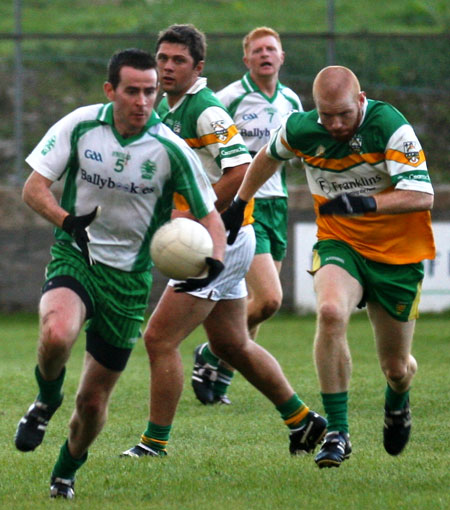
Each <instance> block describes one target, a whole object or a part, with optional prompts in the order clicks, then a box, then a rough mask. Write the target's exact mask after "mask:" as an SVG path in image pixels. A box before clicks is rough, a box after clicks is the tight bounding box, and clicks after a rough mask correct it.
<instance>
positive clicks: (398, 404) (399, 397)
mask: <svg viewBox="0 0 450 510" xmlns="http://www.w3.org/2000/svg"><path fill="white" fill-rule="evenodd" d="M385 398H386V407H387V408H388V409H389V410H391V411H400V409H403V408H404V407H405V404H406V401H407V400H408V398H409V390H407V391H405V392H404V393H397V392H396V391H394V390H393V389H392V388H391V387H390V386H389V384H387V385H386V393H385Z"/></svg>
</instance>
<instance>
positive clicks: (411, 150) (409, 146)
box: [403, 142, 419, 164]
mask: <svg viewBox="0 0 450 510" xmlns="http://www.w3.org/2000/svg"><path fill="white" fill-rule="evenodd" d="M403 152H404V153H405V157H406V159H407V160H408V161H409V162H410V163H413V164H416V163H418V162H419V150H418V147H417V146H416V142H403Z"/></svg>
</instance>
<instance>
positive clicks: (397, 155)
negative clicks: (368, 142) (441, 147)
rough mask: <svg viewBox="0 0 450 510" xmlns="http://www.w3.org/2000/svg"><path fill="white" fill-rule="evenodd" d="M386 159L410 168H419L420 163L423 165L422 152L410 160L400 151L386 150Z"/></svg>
mask: <svg viewBox="0 0 450 510" xmlns="http://www.w3.org/2000/svg"><path fill="white" fill-rule="evenodd" d="M386 159H388V160H390V161H395V162H396V163H400V164H402V165H410V166H419V165H421V164H422V163H425V153H424V152H423V150H421V151H419V153H418V155H417V160H416V158H414V160H413V159H411V158H407V157H406V155H405V153H404V152H402V151H396V150H394V149H388V150H387V151H386Z"/></svg>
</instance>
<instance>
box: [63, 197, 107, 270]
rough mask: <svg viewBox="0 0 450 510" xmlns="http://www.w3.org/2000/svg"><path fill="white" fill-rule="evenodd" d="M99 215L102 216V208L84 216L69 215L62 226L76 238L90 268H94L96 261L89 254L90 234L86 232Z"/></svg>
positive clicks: (97, 208)
mask: <svg viewBox="0 0 450 510" xmlns="http://www.w3.org/2000/svg"><path fill="white" fill-rule="evenodd" d="M98 214H100V207H98V206H97V207H96V208H95V209H94V210H93V211H92V212H90V213H89V214H84V215H83V216H73V215H72V214H69V216H66V217H65V218H64V221H63V224H62V229H63V230H64V232H67V233H68V234H69V235H71V236H72V237H73V238H74V240H75V242H76V243H77V245H78V247H79V248H80V250H81V253H82V254H83V257H84V258H85V259H86V262H87V263H88V265H89V266H92V264H94V263H95V261H94V259H92V258H91V255H90V253H89V248H88V244H87V243H88V242H89V234H88V233H87V231H86V227H88V226H89V225H90V224H91V223H92V222H93V221H94V219H95V218H96V216H97V215H98Z"/></svg>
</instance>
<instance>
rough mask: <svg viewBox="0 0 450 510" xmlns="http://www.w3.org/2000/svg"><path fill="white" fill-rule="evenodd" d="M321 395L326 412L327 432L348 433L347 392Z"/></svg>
mask: <svg viewBox="0 0 450 510" xmlns="http://www.w3.org/2000/svg"><path fill="white" fill-rule="evenodd" d="M321 396H322V402H323V407H324V408H325V412H326V414H327V420H328V427H327V428H328V432H333V431H339V432H347V433H348V392H347V391H344V392H342V393H321Z"/></svg>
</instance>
